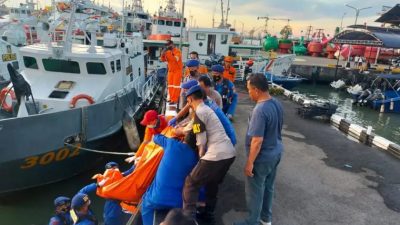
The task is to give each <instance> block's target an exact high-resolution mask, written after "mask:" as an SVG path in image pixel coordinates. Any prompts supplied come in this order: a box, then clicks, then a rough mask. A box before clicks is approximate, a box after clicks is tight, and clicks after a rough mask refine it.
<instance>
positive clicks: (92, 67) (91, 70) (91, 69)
mask: <svg viewBox="0 0 400 225" xmlns="http://www.w3.org/2000/svg"><path fill="white" fill-rule="evenodd" d="M86 69H87V72H88V74H98V75H103V74H106V73H107V72H106V68H105V67H104V64H103V63H97V62H88V63H86Z"/></svg>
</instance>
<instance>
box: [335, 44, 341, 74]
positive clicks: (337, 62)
mask: <svg viewBox="0 0 400 225" xmlns="http://www.w3.org/2000/svg"><path fill="white" fill-rule="evenodd" d="M341 51H342V45H340V47H339V55H338V57H337V60H336V68H335V80H336V76H337V72H338V66H339V59H340V52H341Z"/></svg>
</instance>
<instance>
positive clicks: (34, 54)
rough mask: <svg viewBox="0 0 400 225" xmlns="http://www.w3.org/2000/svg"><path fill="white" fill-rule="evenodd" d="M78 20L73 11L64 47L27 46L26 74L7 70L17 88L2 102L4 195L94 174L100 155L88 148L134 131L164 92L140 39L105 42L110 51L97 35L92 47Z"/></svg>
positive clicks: (0, 132) (5, 92)
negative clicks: (76, 30)
mask: <svg viewBox="0 0 400 225" xmlns="http://www.w3.org/2000/svg"><path fill="white" fill-rule="evenodd" d="M73 7H75V4H74V5H73ZM74 11H75V10H72V12H74ZM73 21H74V13H71V17H70V20H69V23H68V29H67V33H66V38H65V40H64V41H63V42H59V43H55V42H49V43H47V44H34V45H30V46H26V47H23V48H21V49H20V53H21V56H22V59H23V63H24V67H25V68H24V69H22V70H21V73H20V74H19V73H18V72H16V70H15V69H14V68H13V67H12V66H11V65H8V69H9V71H10V77H11V81H12V83H11V84H10V85H9V86H8V87H6V88H5V89H3V91H2V93H3V95H4V96H5V98H4V99H3V101H2V103H1V105H2V111H3V112H4V111H8V112H7V113H6V115H8V117H7V118H3V119H0V143H1V145H0V176H2V177H7V182H2V183H0V194H4V193H8V192H13V191H17V190H22V189H27V188H31V187H35V186H40V185H44V184H47V183H51V182H55V181H59V180H62V179H66V178H68V177H71V176H73V175H75V174H78V173H80V172H81V171H84V170H87V169H89V168H90V167H91V166H93V164H94V163H95V162H96V159H99V158H100V157H101V156H100V155H99V154H95V153H92V152H88V151H83V150H82V149H83V147H85V148H89V149H100V150H101V146H102V145H104V144H105V143H108V142H109V140H110V138H112V137H113V136H114V137H115V135H117V134H118V133H119V131H120V130H121V128H122V127H123V125H126V124H127V125H131V126H133V128H135V125H134V123H133V122H132V120H133V119H135V118H136V117H137V115H138V113H139V112H141V110H142V109H143V107H144V106H145V105H147V104H148V103H150V102H151V101H153V100H154V99H155V98H156V96H157V93H158V91H159V88H161V83H160V82H158V79H157V76H156V75H155V74H151V75H148V76H146V74H145V73H144V68H145V67H144V66H145V55H144V53H143V43H142V36H141V34H136V35H134V34H133V35H131V36H130V37H129V38H127V37H121V38H106V41H105V43H104V46H105V47H99V46H96V45H95V43H96V35H92V39H91V45H90V46H88V45H81V44H75V43H73V42H72V40H71V37H72V35H71V34H72V32H73V24H74V22H73ZM96 24H97V23H95V22H93V23H90V24H88V26H87V29H88V31H90V32H92V33H95V32H96V29H98V26H96ZM12 87H13V88H12ZM3 115H4V113H3ZM124 128H125V126H124ZM66 144H67V145H66Z"/></svg>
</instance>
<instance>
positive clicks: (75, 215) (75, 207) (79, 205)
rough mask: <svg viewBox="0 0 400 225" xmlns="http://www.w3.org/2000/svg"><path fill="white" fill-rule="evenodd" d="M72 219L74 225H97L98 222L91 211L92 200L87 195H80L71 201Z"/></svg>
mask: <svg viewBox="0 0 400 225" xmlns="http://www.w3.org/2000/svg"><path fill="white" fill-rule="evenodd" d="M71 207H72V209H71V218H72V220H73V222H74V223H73V224H74V225H97V224H98V221H97V219H96V217H95V216H94V214H93V212H92V210H90V208H89V207H90V199H89V196H88V195H87V194H83V193H78V194H76V195H75V196H74V197H73V198H72V201H71Z"/></svg>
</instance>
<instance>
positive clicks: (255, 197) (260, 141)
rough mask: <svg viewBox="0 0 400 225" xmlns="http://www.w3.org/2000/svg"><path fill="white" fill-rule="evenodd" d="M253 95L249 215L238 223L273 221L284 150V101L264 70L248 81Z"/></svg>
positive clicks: (267, 223)
mask: <svg viewBox="0 0 400 225" xmlns="http://www.w3.org/2000/svg"><path fill="white" fill-rule="evenodd" d="M247 88H248V90H249V95H250V98H251V99H252V100H253V101H255V102H257V105H256V106H255V107H254V109H253V112H252V113H251V117H250V121H249V126H248V128H247V134H246V151H247V156H248V158H247V163H246V166H245V169H244V173H245V175H246V200H247V209H248V211H249V216H248V217H247V218H246V219H245V220H244V221H242V222H237V223H234V224H235V225H259V224H263V225H271V221H272V200H273V196H274V182H275V176H276V171H277V167H278V165H279V162H280V159H281V154H282V151H283V144H282V136H281V132H282V125H283V109H282V105H281V103H280V102H279V101H278V100H276V99H275V98H272V97H271V95H270V94H269V92H268V81H267V78H266V77H265V76H264V74H254V75H252V76H250V77H249V80H248V81H247Z"/></svg>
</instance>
